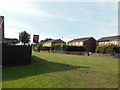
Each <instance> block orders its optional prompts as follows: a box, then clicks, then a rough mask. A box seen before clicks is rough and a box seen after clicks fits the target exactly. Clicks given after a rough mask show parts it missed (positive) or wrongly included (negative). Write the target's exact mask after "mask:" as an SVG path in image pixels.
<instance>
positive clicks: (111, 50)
mask: <svg viewBox="0 0 120 90" xmlns="http://www.w3.org/2000/svg"><path fill="white" fill-rule="evenodd" d="M95 51H96V53H101V54H110V55H114V54H115V53H119V52H120V47H119V46H116V45H109V46H98V47H97V48H96V50H95Z"/></svg>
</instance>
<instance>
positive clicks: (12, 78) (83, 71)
mask: <svg viewBox="0 0 120 90" xmlns="http://www.w3.org/2000/svg"><path fill="white" fill-rule="evenodd" d="M32 59H34V60H36V62H34V63H32V64H29V65H23V66H14V67H6V68H4V69H3V70H2V71H3V73H2V74H3V81H2V86H3V88H117V87H118V60H117V59H112V58H103V57H92V56H77V55H62V54H47V53H38V52H33V56H32Z"/></svg>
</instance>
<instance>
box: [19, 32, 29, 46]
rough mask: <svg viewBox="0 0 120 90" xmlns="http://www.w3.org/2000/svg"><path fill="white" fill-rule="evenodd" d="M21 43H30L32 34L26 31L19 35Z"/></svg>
mask: <svg viewBox="0 0 120 90" xmlns="http://www.w3.org/2000/svg"><path fill="white" fill-rule="evenodd" d="M19 41H20V42H22V43H23V44H24V45H25V44H26V43H29V42H30V34H29V33H27V32H26V31H23V32H21V33H19Z"/></svg>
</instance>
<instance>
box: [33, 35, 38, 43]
mask: <svg viewBox="0 0 120 90" xmlns="http://www.w3.org/2000/svg"><path fill="white" fill-rule="evenodd" d="M33 42H34V43H38V42H39V35H33Z"/></svg>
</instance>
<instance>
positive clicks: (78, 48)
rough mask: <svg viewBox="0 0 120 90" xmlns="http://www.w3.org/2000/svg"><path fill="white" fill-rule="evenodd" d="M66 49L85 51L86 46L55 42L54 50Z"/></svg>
mask: <svg viewBox="0 0 120 90" xmlns="http://www.w3.org/2000/svg"><path fill="white" fill-rule="evenodd" d="M61 48H62V50H64V51H85V47H84V46H73V45H66V44H53V45H52V48H51V49H52V50H61Z"/></svg>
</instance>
